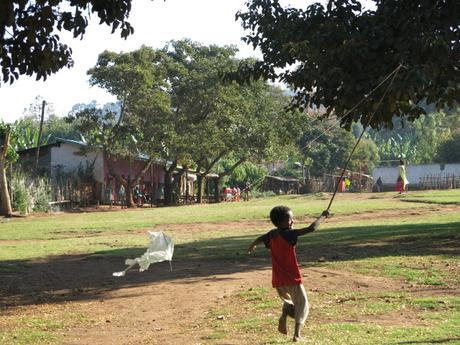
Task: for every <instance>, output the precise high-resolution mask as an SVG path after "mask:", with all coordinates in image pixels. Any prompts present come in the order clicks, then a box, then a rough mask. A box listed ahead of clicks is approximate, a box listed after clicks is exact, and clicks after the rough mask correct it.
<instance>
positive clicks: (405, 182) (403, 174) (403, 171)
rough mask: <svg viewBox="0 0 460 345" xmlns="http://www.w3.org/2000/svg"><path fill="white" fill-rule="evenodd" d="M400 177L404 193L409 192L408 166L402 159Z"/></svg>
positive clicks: (400, 161)
mask: <svg viewBox="0 0 460 345" xmlns="http://www.w3.org/2000/svg"><path fill="white" fill-rule="evenodd" d="M399 177H400V178H401V181H402V190H401V193H402V192H405V191H407V185H408V184H409V181H408V180H407V176H406V166H405V165H404V161H403V160H402V159H400V160H399Z"/></svg>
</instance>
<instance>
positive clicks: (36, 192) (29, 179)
mask: <svg viewBox="0 0 460 345" xmlns="http://www.w3.org/2000/svg"><path fill="white" fill-rule="evenodd" d="M11 189H12V191H13V195H12V198H11V204H12V207H13V210H15V211H18V212H19V213H20V214H27V213H28V212H29V211H30V210H33V211H40V212H47V211H49V209H50V205H49V203H50V202H51V201H52V195H51V186H50V184H49V182H48V180H47V178H46V177H40V176H37V175H34V174H32V173H27V172H24V171H22V170H20V169H14V170H13V178H12V180H11Z"/></svg>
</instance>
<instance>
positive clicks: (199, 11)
mask: <svg viewBox="0 0 460 345" xmlns="http://www.w3.org/2000/svg"><path fill="white" fill-rule="evenodd" d="M245 2H246V0H166V1H162V0H134V1H133V3H132V10H131V14H130V16H129V22H130V23H131V24H132V25H133V27H134V30H135V32H134V34H133V35H131V36H129V37H128V39H126V40H125V39H122V38H120V35H119V32H115V33H114V34H111V33H110V28H109V27H107V26H106V25H99V24H98V21H97V18H94V20H92V21H91V22H90V25H89V27H88V29H87V32H86V34H85V36H84V38H83V39H82V40H80V39H73V38H72V37H71V35H70V34H66V33H60V34H59V35H60V36H61V41H62V42H63V43H66V44H67V45H69V46H70V47H71V48H72V50H73V54H72V56H73V60H74V66H73V67H72V68H70V69H68V68H63V69H61V70H60V71H59V72H57V73H55V74H53V75H51V76H49V77H48V78H47V79H46V81H43V80H40V81H36V80H35V77H33V76H32V77H30V76H26V75H24V76H20V77H19V79H18V80H17V81H15V82H14V83H13V84H12V85H1V86H0V104H1V105H0V120H3V121H5V122H14V121H15V120H17V119H19V118H20V117H22V116H23V112H24V109H26V108H28V107H29V105H30V104H32V103H33V102H34V100H35V98H36V97H37V96H42V97H43V98H44V100H46V102H47V103H52V105H53V109H54V112H55V115H58V116H65V115H67V113H68V112H69V111H70V110H71V108H72V106H73V105H75V104H77V103H90V102H91V101H93V100H96V101H97V103H98V104H100V105H103V104H105V103H107V102H113V101H115V100H116V99H115V98H114V97H113V96H112V95H110V94H109V93H107V92H106V91H105V90H103V89H101V88H98V87H91V86H90V85H89V83H88V76H87V74H86V72H87V71H88V70H89V69H90V68H91V67H94V66H95V64H96V61H97V57H98V55H99V54H100V53H101V52H103V51H104V50H111V51H114V52H128V51H133V50H136V49H138V48H140V46H141V45H147V46H151V47H153V48H162V47H163V46H164V45H165V44H166V42H168V41H170V40H172V39H175V40H179V39H183V38H189V39H191V40H193V41H196V42H200V43H203V44H206V45H209V44H217V45H220V46H223V45H230V44H232V45H236V46H237V47H238V48H239V54H238V55H237V56H238V57H239V58H243V57H251V56H253V57H257V58H260V57H261V55H260V53H259V52H258V51H254V50H253V49H252V47H250V46H248V45H246V44H245V43H244V42H242V41H241V37H243V36H244V35H245V32H244V30H243V28H242V27H241V23H240V22H239V21H235V14H236V12H237V11H239V10H244V9H245V6H244V4H245ZM312 2H313V1H311V0H309V1H308V0H307V1H306V0H303V1H302V0H282V1H281V3H282V4H285V5H292V6H299V7H300V6H302V7H304V6H305V5H307V4H309V3H312Z"/></svg>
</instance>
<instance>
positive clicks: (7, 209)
mask: <svg viewBox="0 0 460 345" xmlns="http://www.w3.org/2000/svg"><path fill="white" fill-rule="evenodd" d="M7 165H8V164H7V163H6V162H5V160H4V159H3V158H0V215H2V216H6V217H9V216H11V215H12V214H13V209H12V208H11V199H10V193H9V192H8V180H7V178H6V167H7Z"/></svg>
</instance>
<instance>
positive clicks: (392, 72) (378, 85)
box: [302, 64, 404, 150]
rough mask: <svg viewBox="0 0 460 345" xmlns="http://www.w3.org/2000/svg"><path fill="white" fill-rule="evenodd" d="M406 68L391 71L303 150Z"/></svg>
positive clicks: (399, 66) (399, 67)
mask: <svg viewBox="0 0 460 345" xmlns="http://www.w3.org/2000/svg"><path fill="white" fill-rule="evenodd" d="M402 67H404V66H403V65H402V64H399V65H398V66H397V67H396V68H395V69H394V70H393V71H391V72H390V73H389V74H388V75H387V76H386V77H385V78H384V79H383V80H382V81H381V82H380V83H379V84H377V86H375V87H374V88H373V89H372V90H371V91H370V92H369V93H367V94H365V95H364V97H363V98H362V99H361V100H360V101H359V102H358V103H356V104H355V105H354V106H353V107H352V108H351V109H350V110H348V111H347V112H346V113H345V114H344V115H342V116H341V117H339V118H338V119H337V120H336V123H334V124H332V125H331V126H329V127H328V128H326V129H325V130H324V131H322V132H321V133H320V134H319V135H318V136H317V137H315V138H314V139H313V140H311V141H309V142H308V143H307V144H306V145H305V146H304V147H303V148H302V150H303V149H306V148H307V147H309V146H310V145H311V144H313V143H314V142H315V141H317V140H318V139H319V138H321V137H322V136H323V135H324V134H326V133H327V132H329V131H330V130H331V129H332V128H334V127H336V126H337V124H339V123H340V121H341V120H342V119H344V118H345V117H347V116H348V115H350V114H351V112H352V111H353V110H355V109H356V108H357V107H359V106H360V105H361V104H362V103H363V102H364V101H366V100H367V99H368V98H369V96H370V95H372V94H373V93H374V92H375V91H376V90H377V89H379V88H380V87H381V86H382V85H383V84H384V83H385V82H386V81H387V80H388V79H389V78H391V76H392V75H394V76H395V75H396V74H398V72H399V70H400V69H401V68H402ZM393 80H394V77H393Z"/></svg>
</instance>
